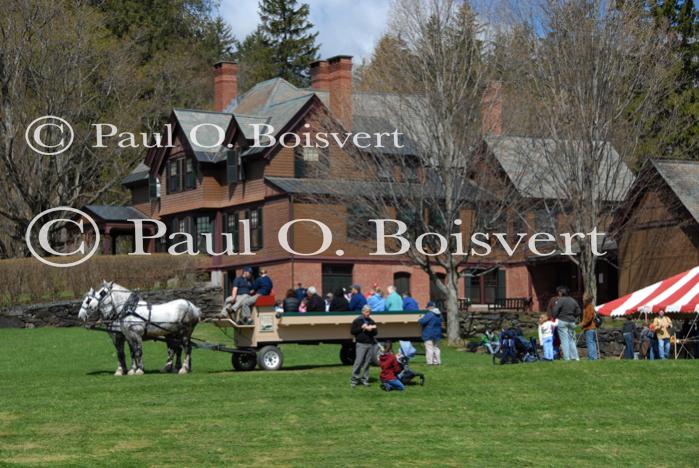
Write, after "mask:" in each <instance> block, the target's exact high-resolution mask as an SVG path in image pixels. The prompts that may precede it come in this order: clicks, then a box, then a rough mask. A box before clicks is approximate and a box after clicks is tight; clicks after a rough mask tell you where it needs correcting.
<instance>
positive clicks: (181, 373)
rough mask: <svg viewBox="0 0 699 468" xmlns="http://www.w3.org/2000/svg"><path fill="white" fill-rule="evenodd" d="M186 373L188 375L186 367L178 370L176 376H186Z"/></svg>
mask: <svg viewBox="0 0 699 468" xmlns="http://www.w3.org/2000/svg"><path fill="white" fill-rule="evenodd" d="M188 373H189V371H188V370H187V368H186V367H183V368H182V369H180V371H179V372H178V374H180V375H184V374H188Z"/></svg>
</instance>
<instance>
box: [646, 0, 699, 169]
mask: <svg viewBox="0 0 699 468" xmlns="http://www.w3.org/2000/svg"><path fill="white" fill-rule="evenodd" d="M646 1H647V3H646V9H647V11H649V12H650V14H651V16H652V18H653V19H654V21H655V24H656V26H657V27H659V28H664V27H667V26H669V28H670V29H671V31H672V32H673V34H674V36H675V41H676V45H675V52H676V53H677V55H678V58H679V61H678V69H677V70H676V71H675V72H676V73H675V74H674V76H673V78H674V80H675V83H676V85H675V90H674V92H673V93H672V94H671V95H670V96H668V99H667V101H666V105H665V107H664V108H662V109H659V110H658V118H657V121H656V122H655V123H654V124H653V126H652V127H651V128H650V129H649V130H648V135H647V138H646V139H645V141H644V148H643V153H644V154H645V155H650V156H653V157H668V158H680V159H699V156H697V149H698V148H699V35H698V34H697V31H698V30H699V10H697V6H696V3H695V1H694V0H646ZM664 121H668V122H670V124H669V125H665V124H663V122H664Z"/></svg>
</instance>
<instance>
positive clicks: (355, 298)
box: [349, 284, 366, 310]
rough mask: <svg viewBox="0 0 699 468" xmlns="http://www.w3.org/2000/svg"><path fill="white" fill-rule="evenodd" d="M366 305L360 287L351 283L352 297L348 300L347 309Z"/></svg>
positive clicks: (358, 308)
mask: <svg viewBox="0 0 699 468" xmlns="http://www.w3.org/2000/svg"><path fill="white" fill-rule="evenodd" d="M365 305H366V298H365V297H364V295H362V288H361V287H360V286H359V285H358V284H353V285H352V297H351V298H350V301H349V310H362V307H364V306H365Z"/></svg>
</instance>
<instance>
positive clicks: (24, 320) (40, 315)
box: [0, 287, 223, 328]
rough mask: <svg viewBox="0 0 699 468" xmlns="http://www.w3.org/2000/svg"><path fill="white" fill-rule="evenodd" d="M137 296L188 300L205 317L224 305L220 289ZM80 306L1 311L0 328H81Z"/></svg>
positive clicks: (33, 306) (22, 307)
mask: <svg viewBox="0 0 699 468" xmlns="http://www.w3.org/2000/svg"><path fill="white" fill-rule="evenodd" d="M138 293H139V295H140V296H141V297H142V298H143V299H144V300H146V301H148V302H150V303H152V304H159V303H162V302H168V301H172V300H174V299H187V300H189V301H191V302H192V303H193V304H194V305H196V306H197V307H199V308H200V309H201V310H202V312H203V313H204V314H205V315H207V314H216V313H218V312H220V311H221V307H222V305H223V291H222V289H221V288H220V287H206V288H188V289H162V290H156V291H139V292H138ZM81 302H82V300H76V301H57V302H50V303H46V304H31V305H18V306H12V307H5V308H0V328H34V327H73V326H81V325H82V324H83V323H82V321H81V320H80V319H79V318H78V311H79V310H80V304H81Z"/></svg>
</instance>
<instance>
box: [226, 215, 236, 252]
mask: <svg viewBox="0 0 699 468" xmlns="http://www.w3.org/2000/svg"><path fill="white" fill-rule="evenodd" d="M239 218H240V216H239V215H238V213H228V214H226V215H224V219H223V232H225V233H228V234H230V235H231V238H232V241H233V244H232V247H233V250H234V251H235V252H238V245H239V233H240V223H239ZM225 242H226V241H225V239H224V246H225Z"/></svg>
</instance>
